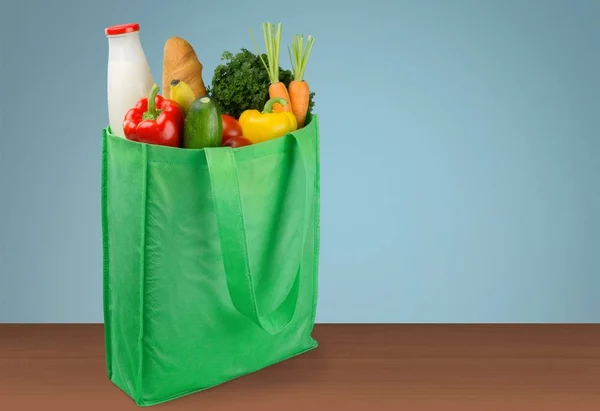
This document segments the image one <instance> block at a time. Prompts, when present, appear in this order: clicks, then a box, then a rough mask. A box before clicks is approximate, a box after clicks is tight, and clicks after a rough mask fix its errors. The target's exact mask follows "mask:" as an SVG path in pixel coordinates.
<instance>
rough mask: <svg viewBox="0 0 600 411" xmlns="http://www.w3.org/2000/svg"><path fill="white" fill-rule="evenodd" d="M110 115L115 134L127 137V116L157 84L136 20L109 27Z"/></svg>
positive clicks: (108, 90)
mask: <svg viewBox="0 0 600 411" xmlns="http://www.w3.org/2000/svg"><path fill="white" fill-rule="evenodd" d="M104 32H105V34H106V37H107V38H108V87H107V94H108V119H109V123H110V129H111V131H112V134H115V135H117V136H120V137H125V134H124V133H123V118H124V117H125V114H126V113H127V111H129V109H130V108H132V107H133V106H134V105H135V103H136V102H137V101H138V100H139V99H140V98H144V97H148V94H150V89H151V88H152V86H153V85H154V80H153V78H152V73H151V71H150V66H149V65H148V61H147V60H146V55H145V53H144V50H143V49H142V44H141V42H140V25H139V24H136V23H132V24H122V25H118V26H112V27H108V28H106V29H105V30H104Z"/></svg>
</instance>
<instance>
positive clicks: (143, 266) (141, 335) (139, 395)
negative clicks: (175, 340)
mask: <svg viewBox="0 0 600 411" xmlns="http://www.w3.org/2000/svg"><path fill="white" fill-rule="evenodd" d="M142 159H143V162H144V165H143V168H144V169H143V172H142V215H141V217H142V218H141V220H142V230H141V233H140V237H141V238H140V312H139V321H140V331H139V335H138V375H137V379H136V389H135V397H136V401H140V400H141V398H142V375H143V374H142V364H143V339H144V291H145V290H144V281H145V272H146V213H147V196H148V149H147V146H146V145H143V146H142Z"/></svg>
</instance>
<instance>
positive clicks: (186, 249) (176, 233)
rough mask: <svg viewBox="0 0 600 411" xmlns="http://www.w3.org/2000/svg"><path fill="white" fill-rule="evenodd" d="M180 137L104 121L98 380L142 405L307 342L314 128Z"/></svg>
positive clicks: (278, 357) (253, 367) (315, 197)
mask: <svg viewBox="0 0 600 411" xmlns="http://www.w3.org/2000/svg"><path fill="white" fill-rule="evenodd" d="M307 121H308V124H307V125H306V126H305V127H304V128H302V129H301V130H298V131H295V132H293V133H289V134H287V135H285V136H283V137H281V138H278V139H274V140H270V141H267V142H263V143H260V144H255V145H251V146H247V147H241V148H236V149H231V148H229V147H217V148H206V149H203V150H191V149H180V148H172V147H164V146H157V145H149V144H142V143H137V142H132V141H129V140H126V139H123V138H120V137H117V136H114V135H112V134H110V129H108V128H107V129H105V130H103V148H102V236H103V247H104V249H103V254H104V280H103V284H104V296H103V302H104V323H105V337H106V361H107V368H108V376H109V378H110V380H111V381H112V382H113V383H114V384H115V385H116V386H117V387H119V388H120V389H121V390H123V391H124V392H125V393H126V394H127V395H129V396H130V397H131V398H133V400H134V401H135V402H136V404H138V405H140V406H146V405H153V404H157V403H160V402H164V401H168V400H171V399H174V398H177V397H181V396H183V395H187V394H191V393H193V392H195V391H200V390H203V389H207V388H210V387H213V386H215V385H218V384H221V383H223V382H225V381H228V380H231V379H233V378H236V377H240V376H242V375H244V374H248V373H251V372H254V371H257V370H259V369H261V368H264V367H267V366H269V365H272V364H275V363H277V362H280V361H283V360H285V359H287V358H290V357H292V356H295V355H298V354H301V353H303V352H306V351H308V350H311V349H313V348H315V347H316V346H317V342H316V341H315V340H313V339H312V337H311V333H312V329H313V326H314V320H315V312H316V302H317V301H316V298H317V297H316V296H317V271H318V257H319V193H320V183H319V175H320V173H319V129H318V119H317V116H316V115H315V116H309V118H308V120H307Z"/></svg>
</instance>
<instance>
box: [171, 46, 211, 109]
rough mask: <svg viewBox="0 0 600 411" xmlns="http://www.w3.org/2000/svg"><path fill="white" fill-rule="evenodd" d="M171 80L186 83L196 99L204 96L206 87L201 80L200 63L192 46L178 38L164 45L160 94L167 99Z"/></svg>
mask: <svg viewBox="0 0 600 411" xmlns="http://www.w3.org/2000/svg"><path fill="white" fill-rule="evenodd" d="M173 80H181V81H183V82H185V83H187V84H188V85H189V86H190V87H191V88H192V90H193V91H194V95H195V97H196V98H198V97H202V96H205V95H206V87H205V86H204V81H203V80H202V63H200V61H199V60H198V57H197V56H196V52H195V51H194V49H193V48H192V45H191V44H190V43H188V42H187V41H185V40H184V39H182V38H180V37H171V38H170V39H168V40H167V41H166V43H165V49H164V54H163V78H162V93H161V94H162V96H163V97H164V98H169V96H170V92H171V81H173Z"/></svg>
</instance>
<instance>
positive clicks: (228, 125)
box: [221, 114, 242, 145]
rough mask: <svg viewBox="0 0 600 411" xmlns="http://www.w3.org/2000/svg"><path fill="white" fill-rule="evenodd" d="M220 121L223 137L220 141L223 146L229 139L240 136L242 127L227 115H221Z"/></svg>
mask: <svg viewBox="0 0 600 411" xmlns="http://www.w3.org/2000/svg"><path fill="white" fill-rule="evenodd" d="M221 119H222V120H223V136H222V139H221V143H222V144H223V145H224V144H225V142H226V141H227V140H229V139H230V138H232V137H239V136H241V135H242V127H241V126H240V123H238V122H237V120H236V119H235V118H234V117H232V116H230V115H229V114H221Z"/></svg>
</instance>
